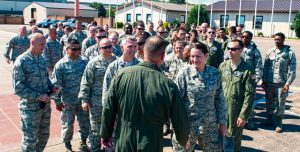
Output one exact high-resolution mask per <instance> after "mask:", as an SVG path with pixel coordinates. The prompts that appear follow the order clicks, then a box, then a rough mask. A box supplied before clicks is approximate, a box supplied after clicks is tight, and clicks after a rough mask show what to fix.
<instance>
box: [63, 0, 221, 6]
mask: <svg viewBox="0 0 300 152" xmlns="http://www.w3.org/2000/svg"><path fill="white" fill-rule="evenodd" d="M67 1H74V0H67ZM79 1H80V2H90V3H92V2H100V3H104V4H105V3H109V1H111V4H116V3H117V1H118V3H119V4H122V3H124V1H125V0H79ZM186 1H187V2H188V3H193V4H198V3H199V2H201V0H186ZM217 1H220V0H202V2H203V4H207V5H209V4H211V3H212V2H214V3H215V2H217Z"/></svg>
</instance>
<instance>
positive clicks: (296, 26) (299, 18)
mask: <svg viewBox="0 0 300 152" xmlns="http://www.w3.org/2000/svg"><path fill="white" fill-rule="evenodd" d="M292 29H293V30H295V32H296V36H297V37H298V38H300V11H299V12H298V13H297V14H296V15H295V18H294V21H293V24H292Z"/></svg>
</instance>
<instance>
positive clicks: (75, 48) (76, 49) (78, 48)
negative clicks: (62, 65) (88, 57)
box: [69, 47, 81, 52]
mask: <svg viewBox="0 0 300 152" xmlns="http://www.w3.org/2000/svg"><path fill="white" fill-rule="evenodd" d="M69 49H70V50H71V51H74V52H75V51H81V47H74V48H69Z"/></svg>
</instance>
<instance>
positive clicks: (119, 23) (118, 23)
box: [116, 22, 124, 29]
mask: <svg viewBox="0 0 300 152" xmlns="http://www.w3.org/2000/svg"><path fill="white" fill-rule="evenodd" d="M123 26H124V24H123V22H117V27H116V28H117V29H118V28H123Z"/></svg>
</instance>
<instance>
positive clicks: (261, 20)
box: [252, 16, 264, 29]
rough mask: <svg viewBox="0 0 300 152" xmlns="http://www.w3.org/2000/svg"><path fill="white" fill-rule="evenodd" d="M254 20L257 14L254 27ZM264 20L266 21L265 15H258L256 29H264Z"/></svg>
mask: <svg viewBox="0 0 300 152" xmlns="http://www.w3.org/2000/svg"><path fill="white" fill-rule="evenodd" d="M254 20H255V16H253V22H252V23H253V25H252V28H254ZM263 21H264V17H263V16H256V21H255V29H262V24H263Z"/></svg>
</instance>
